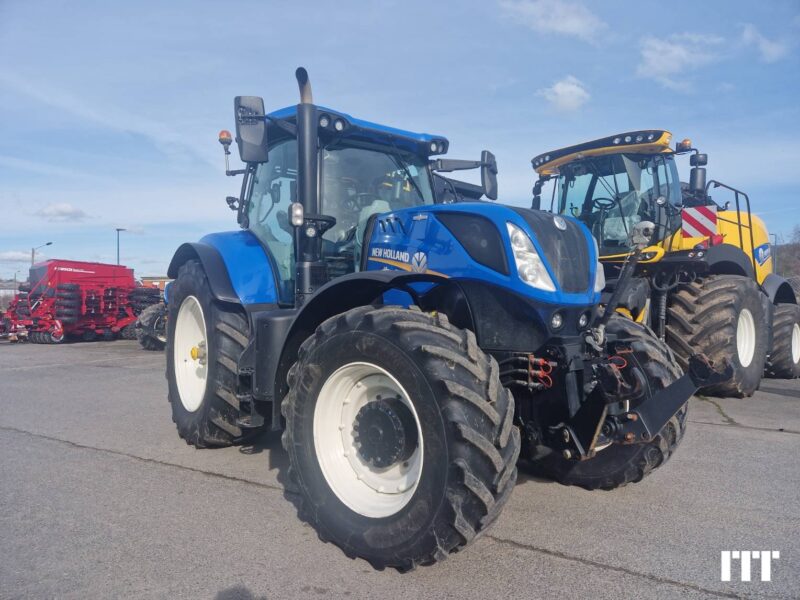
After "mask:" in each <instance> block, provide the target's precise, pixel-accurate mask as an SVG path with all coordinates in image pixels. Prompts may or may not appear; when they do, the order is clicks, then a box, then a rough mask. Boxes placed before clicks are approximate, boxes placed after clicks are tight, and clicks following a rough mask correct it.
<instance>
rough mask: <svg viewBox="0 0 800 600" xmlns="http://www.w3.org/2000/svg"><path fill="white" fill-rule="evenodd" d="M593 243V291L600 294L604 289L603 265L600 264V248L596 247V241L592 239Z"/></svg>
mask: <svg viewBox="0 0 800 600" xmlns="http://www.w3.org/2000/svg"><path fill="white" fill-rule="evenodd" d="M592 241H593V242H594V251H595V254H597V267H596V270H595V274H594V291H595V292H602V291H603V289H604V288H605V287H606V273H605V271H604V269H603V263H601V262H600V246H598V245H597V240H596V239H595V238H592Z"/></svg>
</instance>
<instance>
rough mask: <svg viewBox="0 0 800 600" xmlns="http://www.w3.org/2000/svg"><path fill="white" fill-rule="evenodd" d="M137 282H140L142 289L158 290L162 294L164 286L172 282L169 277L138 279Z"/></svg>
mask: <svg viewBox="0 0 800 600" xmlns="http://www.w3.org/2000/svg"><path fill="white" fill-rule="evenodd" d="M139 280H140V281H141V282H142V287H148V288H158V289H159V290H161V291H162V292H163V291H164V286H166V285H167V284H168V283H169V282H170V281H172V279H170V278H169V277H140V278H139Z"/></svg>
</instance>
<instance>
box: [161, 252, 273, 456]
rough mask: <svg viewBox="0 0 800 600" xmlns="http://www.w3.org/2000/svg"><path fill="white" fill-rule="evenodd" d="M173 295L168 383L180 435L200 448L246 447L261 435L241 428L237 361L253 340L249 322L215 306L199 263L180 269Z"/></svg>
mask: <svg viewBox="0 0 800 600" xmlns="http://www.w3.org/2000/svg"><path fill="white" fill-rule="evenodd" d="M171 290H172V295H171V296H170V305H169V310H170V315H169V319H168V335H167V345H166V349H167V382H168V385H169V402H170V404H171V406H172V420H173V421H174V422H175V425H176V426H177V428H178V434H179V435H180V436H181V437H182V438H183V439H184V440H186V443H187V444H191V445H193V446H195V447H197V448H208V447H215V446H216V447H218V446H230V445H231V444H236V443H239V442H242V441H244V440H245V439H247V438H248V437H251V436H252V435H254V434H256V433H258V432H259V431H260V430H258V429H245V430H243V429H242V428H241V427H240V426H239V424H238V423H237V420H238V418H239V397H238V396H237V383H238V374H237V361H238V359H239V356H240V355H241V353H242V351H243V350H244V349H245V346H246V345H247V343H248V339H249V335H250V333H249V326H248V321H247V317H246V316H245V315H244V314H243V313H242V312H241V311H240V310H238V309H235V308H229V307H228V306H223V305H222V304H220V303H218V302H216V301H215V300H214V298H213V297H212V295H211V290H210V288H209V285H208V278H207V277H206V274H205V272H204V271H203V268H202V266H201V265H200V263H199V262H198V261H196V260H190V261H188V262H186V263H185V264H184V265H183V266H182V267H181V268H180V271H179V273H178V278H177V279H176V280H175V282H174V283H173V285H172V288H171Z"/></svg>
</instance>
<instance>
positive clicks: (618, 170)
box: [556, 154, 681, 256]
mask: <svg viewBox="0 0 800 600" xmlns="http://www.w3.org/2000/svg"><path fill="white" fill-rule="evenodd" d="M559 171H560V175H559V177H558V188H557V192H556V194H557V196H556V197H557V198H558V211H559V212H560V213H562V214H567V215H571V216H573V217H577V218H579V219H580V220H581V221H583V222H584V223H585V224H586V225H587V227H589V228H590V229H591V231H592V235H594V237H595V239H596V240H597V241H598V244H599V245H600V254H601V255H603V256H606V255H611V254H620V253H626V252H628V250H629V244H628V234H629V233H630V231H631V229H632V228H633V227H634V226H635V225H636V224H637V223H639V222H640V221H653V222H654V223H655V224H656V226H657V235H656V237H657V238H658V239H657V240H656V239H654V240H653V242H654V243H655V242H656V241H659V240H661V239H664V238H665V237H666V236H667V235H668V234H670V233H672V231H673V230H674V225H673V221H676V220H677V219H674V218H672V215H673V213H674V212H675V209H674V207H675V206H676V205H678V204H680V202H681V189H680V181H679V180H678V171H677V168H676V167H675V161H674V160H673V158H672V156H669V155H661V154H656V155H648V154H611V155H607V156H597V157H592V158H584V159H580V160H576V161H573V162H571V163H568V164H566V165H563V166H562V167H561V168H560V169H559Z"/></svg>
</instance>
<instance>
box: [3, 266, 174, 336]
mask: <svg viewBox="0 0 800 600" xmlns="http://www.w3.org/2000/svg"><path fill="white" fill-rule="evenodd" d="M158 301H159V291H158V290H157V289H155V290H154V289H148V288H143V287H136V282H135V280H134V278H133V270H132V269H129V268H127V267H124V266H120V265H106V264H102V263H89V262H79V261H72V260H48V261H44V262H41V263H37V264H36V265H34V266H33V267H31V270H30V280H29V283H27V284H23V285H21V286H20V289H19V293H18V294H17V296H16V297H15V298H14V300H13V301H12V303H11V305H10V306H9V310H8V315H7V318H8V326H9V334H10V337H11V338H12V339H20V338H21V337H25V336H27V338H28V339H29V340H30V341H32V342H34V343H39V344H57V343H60V342H62V341H63V340H64V339H65V338H68V337H69V338H72V339H83V340H86V341H90V340H94V339H97V338H98V337H99V338H102V339H106V340H111V339H115V338H116V337H117V336H119V335H121V336H122V337H124V338H129V339H135V337H136V331H135V328H134V325H135V323H136V318H137V316H138V314H139V313H140V312H141V311H142V310H144V309H145V308H147V307H148V306H150V305H151V304H154V303H157V302H158Z"/></svg>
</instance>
